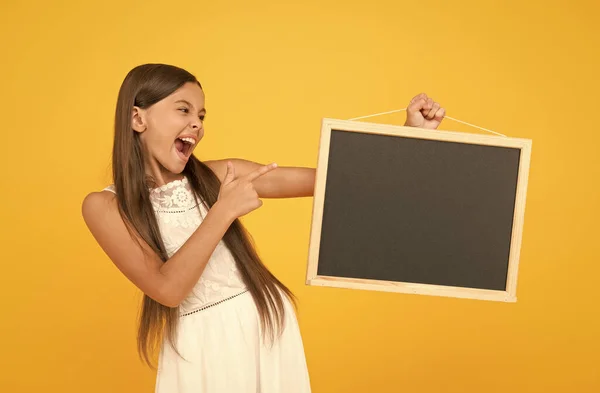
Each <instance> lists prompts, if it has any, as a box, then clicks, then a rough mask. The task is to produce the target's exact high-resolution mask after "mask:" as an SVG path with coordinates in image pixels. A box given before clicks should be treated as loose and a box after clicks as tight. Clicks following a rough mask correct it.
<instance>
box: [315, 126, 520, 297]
mask: <svg viewBox="0 0 600 393" xmlns="http://www.w3.org/2000/svg"><path fill="white" fill-rule="evenodd" d="M332 130H339V131H347V132H360V133H371V134H380V135H391V136H402V137H409V138H418V139H430V140H437V141H449V142H459V143H469V144H477V145H489V146H499V147H510V148H517V149H520V151H521V155H520V161H519V170H518V179H517V189H516V198H515V209H514V219H513V227H512V238H511V247H510V256H509V264H508V274H507V281H506V290H505V291H498V290H484V289H477V288H462V287H452V286H440V285H429V284H419V283H409V282H396V281H382V280H371V279H356V278H346V277H331V276H320V275H318V274H317V271H318V263H319V262H318V259H319V248H320V240H321V226H322V222H323V204H324V202H325V185H326V176H327V166H328V163H329V147H330V140H331V131H332ZM531 147H532V141H531V140H530V139H522V138H510V137H503V136H494V135H479V134H469V133H461V132H454V131H441V130H427V129H421V128H416V127H406V126H396V125H387V124H377V123H367V122H361V121H351V120H337V119H329V118H325V119H323V121H322V126H321V138H320V143H319V156H318V163H317V171H316V182H315V193H314V200H313V212H312V226H311V233H310V246H309V255H308V265H307V270H306V285H314V286H325V287H336V288H348V289H361V290H373V291H384V292H399V293H408V294H421V295H432V296H445V297H455V298H468V299H479V300H491V301H502V302H516V301H517V295H516V291H517V274H518V269H519V257H520V252H521V241H522V236H523V221H524V215H525V200H526V194H527V183H528V177H529V166H530V159H531Z"/></svg>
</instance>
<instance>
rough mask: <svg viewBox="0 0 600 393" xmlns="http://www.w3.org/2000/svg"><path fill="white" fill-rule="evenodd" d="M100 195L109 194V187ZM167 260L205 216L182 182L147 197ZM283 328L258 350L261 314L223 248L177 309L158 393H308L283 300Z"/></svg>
mask: <svg viewBox="0 0 600 393" xmlns="http://www.w3.org/2000/svg"><path fill="white" fill-rule="evenodd" d="M105 190H108V191H112V192H114V187H113V186H109V187H107V188H105ZM150 199H151V201H152V205H153V207H154V211H155V212H156V216H157V219H158V224H159V227H160V231H161V235H162V237H163V242H164V244H165V247H166V249H167V253H168V254H169V256H171V255H173V254H174V253H175V252H176V251H177V250H178V249H179V247H181V246H182V245H183V244H184V243H185V241H186V240H187V239H188V238H189V237H190V236H191V235H192V233H193V232H194V231H195V230H196V228H197V227H198V226H199V225H200V223H201V222H202V218H203V217H204V216H205V215H206V213H207V210H206V208H205V207H204V206H203V205H202V204H201V205H200V206H197V205H196V203H195V200H194V198H193V194H192V190H191V187H190V185H189V184H188V182H187V179H183V180H176V181H173V182H170V183H168V184H166V185H164V186H162V187H160V188H157V189H154V190H152V191H150ZM283 300H284V304H285V315H286V317H285V328H284V331H283V332H282V334H281V336H280V337H279V339H278V340H277V341H276V342H275V343H274V344H273V345H270V344H271V343H269V342H263V339H262V337H263V335H262V334H261V332H262V329H261V326H260V320H259V315H258V311H257V309H256V306H255V304H254V300H253V298H252V296H251V295H250V292H247V291H246V288H245V285H244V283H243V281H242V278H241V275H240V273H239V271H238V270H237V268H236V265H235V261H234V259H233V256H232V255H231V253H230V251H229V249H228V248H227V246H226V245H225V243H224V242H223V241H221V242H220V243H219V244H218V246H217V247H216V249H215V251H214V253H213V254H212V256H211V258H210V260H209V262H208V264H207V265H206V268H205V270H204V272H203V273H202V276H201V277H200V280H199V281H198V283H197V284H196V285H195V287H194V289H193V290H192V292H191V293H190V294H189V296H188V297H187V298H186V299H185V300H184V301H183V303H182V304H181V305H180V307H179V313H180V318H179V321H178V335H177V341H176V344H177V348H178V351H179V353H180V354H181V356H182V357H183V359H182V357H180V356H179V355H178V354H177V353H176V352H175V351H173V349H172V348H171V346H170V345H169V343H168V342H167V341H166V340H165V342H164V343H163V345H162V348H161V352H160V356H159V363H158V372H157V376H156V390H155V391H156V392H157V393H228V392H232V393H233V392H235V393H246V392H247V393H250V392H252V393H283V392H285V393H307V392H310V391H311V388H310V381H309V375H308V370H307V365H306V360H305V356H304V348H303V343H302V338H301V335H300V331H299V328H298V322H297V319H296V315H295V312H294V311H295V310H294V307H293V306H292V304H291V303H290V302H289V300H288V299H287V298H286V297H284V299H283Z"/></svg>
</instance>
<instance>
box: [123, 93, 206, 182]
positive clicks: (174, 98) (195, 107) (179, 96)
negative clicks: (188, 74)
mask: <svg viewBox="0 0 600 393" xmlns="http://www.w3.org/2000/svg"><path fill="white" fill-rule="evenodd" d="M205 115H206V109H205V108H204V92H203V91H202V89H201V88H200V86H198V84H196V83H186V84H185V85H183V86H182V87H181V88H179V89H178V90H176V91H175V92H174V93H173V94H171V95H170V96H168V97H166V98H164V99H163V100H161V101H159V102H157V103H156V104H154V105H152V106H151V107H150V108H147V109H141V108H138V107H134V109H133V116H132V127H133V129H134V130H135V131H137V132H139V133H140V139H141V141H142V145H143V147H144V149H145V152H146V163H145V164H146V172H147V173H148V174H149V175H151V176H153V177H154V178H155V179H156V180H157V181H161V182H163V183H164V182H168V181H170V180H171V178H172V177H173V176H172V175H173V174H178V173H181V172H182V171H183V169H184V168H185V165H186V163H187V161H188V159H189V158H190V156H191V155H192V152H193V151H194V148H195V147H196V145H197V144H198V142H200V140H201V139H202V137H203V136H204V127H203V121H204V116H205Z"/></svg>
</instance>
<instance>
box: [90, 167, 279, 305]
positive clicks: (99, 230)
mask: <svg viewBox="0 0 600 393" xmlns="http://www.w3.org/2000/svg"><path fill="white" fill-rule="evenodd" d="M273 168H274V166H272V165H269V166H261V167H258V168H257V170H255V171H253V172H251V173H248V174H246V176H244V177H239V178H237V179H234V175H233V169H232V168H231V169H230V170H228V174H227V175H226V178H225V180H224V182H223V184H222V185H221V189H220V192H219V198H218V200H217V202H216V203H215V204H214V205H213V206H212V207H211V208H210V210H209V211H208V214H207V215H206V217H205V218H204V220H203V221H202V223H201V224H200V226H199V227H198V228H197V229H196V231H195V232H194V233H193V234H192V235H191V236H190V238H189V239H188V240H187V241H186V242H185V244H183V246H181V248H180V249H179V250H178V251H177V252H176V253H175V254H174V255H173V256H172V257H171V258H170V259H169V260H167V261H166V262H164V263H163V261H162V260H161V259H160V257H159V256H158V255H157V254H156V253H155V252H154V251H153V250H152V248H151V247H150V246H149V245H148V244H147V243H146V242H145V241H144V240H143V239H142V238H141V237H139V236H137V235H136V234H133V235H130V233H129V231H128V230H127V227H126V226H125V223H124V222H123V219H122V218H121V215H120V214H119V211H118V207H117V198H116V197H115V195H114V194H112V193H111V192H109V191H102V192H93V193H91V194H89V195H88V196H87V197H86V198H85V199H84V201H83V204H82V215H83V218H84V220H85V223H86V224H87V226H88V228H89V230H90V232H91V233H92V235H93V236H94V238H95V239H96V241H97V242H98V244H99V245H100V247H101V248H102V249H103V250H104V252H105V253H106V254H107V255H108V257H109V258H110V259H111V260H112V261H113V263H114V264H115V265H116V266H117V268H118V269H119V270H120V271H121V272H122V273H123V274H124V275H125V276H126V277H127V278H128V279H129V280H130V281H131V282H133V283H134V284H135V285H136V286H137V287H138V288H139V289H140V290H142V291H143V292H144V293H145V294H146V295H148V296H149V297H151V298H152V299H154V300H156V301H157V302H159V303H161V304H163V305H165V306H169V307H177V306H178V305H179V304H180V303H181V302H182V301H183V300H184V299H185V298H186V297H187V296H188V294H189V293H190V291H191V290H192V289H193V287H194V285H195V284H196V283H197V282H198V280H199V279H200V275H201V274H202V272H203V271H204V268H205V267H206V264H207V263H208V261H209V259H210V257H211V255H212V253H213V252H214V250H215V248H216V247H217V245H218V244H219V241H220V240H221V239H222V238H223V236H224V235H225V232H227V229H228V228H229V226H230V225H231V223H233V221H234V220H235V219H236V218H238V217H241V216H243V215H245V214H247V213H249V212H250V211H252V210H254V209H256V208H258V207H260V205H261V204H262V202H261V201H260V199H258V195H257V193H256V190H255V189H254V187H253V181H255V180H256V179H258V178H259V177H260V176H263V175H264V174H266V173H267V172H269V171H271V170H273ZM132 236H133V237H132Z"/></svg>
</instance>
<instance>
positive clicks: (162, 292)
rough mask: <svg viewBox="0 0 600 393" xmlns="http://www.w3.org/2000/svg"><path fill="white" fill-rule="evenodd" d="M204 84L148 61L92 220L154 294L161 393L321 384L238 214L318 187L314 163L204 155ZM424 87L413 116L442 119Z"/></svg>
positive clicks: (149, 307) (152, 331)
mask: <svg viewBox="0 0 600 393" xmlns="http://www.w3.org/2000/svg"><path fill="white" fill-rule="evenodd" d="M204 98H205V97H204V92H203V90H202V87H201V85H200V83H199V82H198V81H197V80H196V78H195V77H194V76H193V75H192V74H190V73H189V72H187V71H185V70H183V69H181V68H178V67H174V66H170V65H164V64H146V65H141V66H138V67H136V68H134V69H133V70H131V71H130V72H129V74H128V75H127V76H126V78H125V80H124V81H123V84H122V86H121V89H120V91H119V96H118V100H117V107H116V117H115V134H114V147H113V158H112V160H113V161H112V164H113V165H112V167H113V181H114V184H113V185H111V186H109V187H107V188H105V189H104V190H103V191H101V192H93V193H91V194H89V195H88V196H87V197H86V198H85V200H84V202H83V206H82V214H83V217H84V219H85V222H86V224H87V226H88V228H89V229H90V231H91V233H92V234H93V236H94V238H95V239H96V240H97V242H98V244H99V245H100V246H101V247H102V249H103V250H104V252H105V253H106V254H107V255H108V257H109V258H110V259H111V260H112V261H113V262H114V264H115V265H116V266H117V268H118V269H119V270H120V271H121V272H122V273H123V274H124V275H125V276H126V277H127V278H128V279H129V280H131V281H132V282H133V284H135V285H136V286H137V287H138V288H139V289H140V290H141V291H143V293H144V299H143V304H142V309H141V314H140V321H139V330H138V351H139V353H140V355H141V356H142V358H143V359H144V360H145V361H146V362H147V363H148V364H151V363H152V362H151V359H152V357H153V354H155V351H156V350H158V351H159V357H158V372H157V379H156V392H159V393H175V392H177V393H192V392H194V393H200V392H236V393H242V392H253V393H255V392H263V393H265V392H266V393H275V392H278V393H279V392H286V393H294V392H298V393H305V392H310V383H309V376H308V372H307V366H306V361H305V357H304V349H303V344H302V339H301V335H300V332H299V329H298V323H297V320H296V317H295V313H294V311H295V310H294V307H293V295H292V293H291V292H290V290H289V289H288V288H287V287H286V286H285V285H284V284H283V283H281V282H280V281H279V280H278V279H277V278H276V277H274V276H273V275H272V274H271V273H270V272H269V270H268V269H267V268H266V267H265V265H263V263H262V262H261V260H260V258H259V256H258V255H257V253H256V252H255V250H254V249H253V246H252V244H251V241H250V238H249V236H248V234H247V233H246V231H245V229H244V227H243V226H242V224H241V223H240V221H239V220H238V218H240V217H242V216H244V215H246V214H248V213H250V212H251V211H253V210H255V209H257V208H258V207H260V206H261V204H262V202H261V199H260V198H286V197H304V196H311V195H313V187H314V175H315V172H314V169H312V168H298V167H282V168H278V167H277V166H276V165H275V164H270V165H260V164H257V163H253V162H250V161H246V160H242V159H231V160H216V161H208V162H201V161H200V160H198V159H197V158H196V157H195V156H194V155H192V153H193V151H194V148H195V147H196V146H197V144H198V142H199V141H200V140H201V139H202V137H203V135H204V127H203V121H204V116H205V114H206V109H205V107H204ZM443 115H444V110H443V109H441V108H440V106H439V104H437V103H434V102H433V101H432V100H431V99H429V98H428V97H427V96H425V95H424V94H422V95H419V96H417V97H415V98H414V99H413V101H411V105H410V106H409V108H408V117H407V122H406V125H409V126H417V127H424V128H436V127H437V126H438V125H439V123H440V121H441V119H442V117H443Z"/></svg>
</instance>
